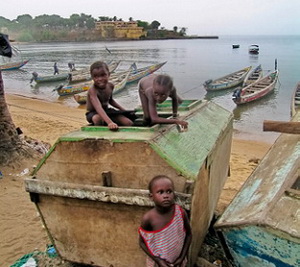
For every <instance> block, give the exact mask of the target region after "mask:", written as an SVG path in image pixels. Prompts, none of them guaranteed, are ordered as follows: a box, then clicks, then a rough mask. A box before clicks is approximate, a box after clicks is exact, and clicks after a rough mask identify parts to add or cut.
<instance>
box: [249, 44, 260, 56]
mask: <svg viewBox="0 0 300 267" xmlns="http://www.w3.org/2000/svg"><path fill="white" fill-rule="evenodd" d="M249 53H250V54H258V53H259V46H258V45H257V44H253V45H250V46H249Z"/></svg>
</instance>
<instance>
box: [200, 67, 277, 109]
mask: <svg viewBox="0 0 300 267" xmlns="http://www.w3.org/2000/svg"><path fill="white" fill-rule="evenodd" d="M278 75H279V72H278V70H277V64H275V70H274V71H272V72H269V73H268V74H267V75H265V76H264V75H263V69H262V67H261V65H258V66H257V67H256V68H252V66H249V67H246V68H243V69H241V70H238V71H235V72H233V73H231V74H228V75H226V76H223V77H221V78H218V79H215V80H208V81H206V82H205V83H204V84H203V85H204V87H205V89H206V90H207V91H208V92H210V91H219V90H226V89H234V92H233V95H232V100H233V101H234V102H235V104H237V105H241V104H246V103H249V102H252V101H255V100H258V99H261V98H262V97H264V96H265V95H267V94H269V93H271V92H273V91H274V89H275V85H276V83H277V80H278Z"/></svg>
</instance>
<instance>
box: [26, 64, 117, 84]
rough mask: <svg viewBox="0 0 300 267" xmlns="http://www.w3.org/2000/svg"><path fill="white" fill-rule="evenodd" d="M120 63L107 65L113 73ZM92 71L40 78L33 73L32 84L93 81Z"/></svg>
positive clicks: (85, 70)
mask: <svg viewBox="0 0 300 267" xmlns="http://www.w3.org/2000/svg"><path fill="white" fill-rule="evenodd" d="M119 64H120V61H111V62H109V63H107V65H108V68H109V71H110V72H113V71H114V70H115V69H116V68H117V67H118V65H119ZM90 77H91V75H90V70H89V67H88V68H84V69H82V70H74V71H71V72H64V73H60V74H56V75H46V76H39V75H38V73H37V72H33V73H32V78H31V81H30V82H33V81H35V82H36V83H49V82H59V81H69V80H71V81H73V83H74V82H79V81H84V80H91V78H90Z"/></svg>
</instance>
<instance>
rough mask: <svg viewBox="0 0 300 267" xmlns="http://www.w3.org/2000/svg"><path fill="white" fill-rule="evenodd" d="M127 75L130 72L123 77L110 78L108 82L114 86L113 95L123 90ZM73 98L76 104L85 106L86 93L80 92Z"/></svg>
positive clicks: (128, 73) (128, 72)
mask: <svg viewBox="0 0 300 267" xmlns="http://www.w3.org/2000/svg"><path fill="white" fill-rule="evenodd" d="M129 75H130V71H127V74H126V73H124V74H123V75H115V76H114V75H112V76H111V79H110V81H111V82H112V83H113V84H114V85H115V87H114V91H113V94H114V95H115V94H117V93H119V92H120V91H121V90H123V89H124V88H125V86H126V83H127V80H128V77H129ZM73 97H74V99H75V101H76V102H77V103H78V104H80V105H84V104H86V100H87V91H84V92H81V93H79V94H75V95H74V96H73Z"/></svg>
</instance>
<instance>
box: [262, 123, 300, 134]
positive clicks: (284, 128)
mask: <svg viewBox="0 0 300 267" xmlns="http://www.w3.org/2000/svg"><path fill="white" fill-rule="evenodd" d="M263 130H264V131H266V132H280V133H289V134H300V122H298V121H288V122H285V121H268V120H265V121H264V123H263Z"/></svg>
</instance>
